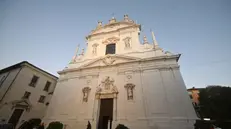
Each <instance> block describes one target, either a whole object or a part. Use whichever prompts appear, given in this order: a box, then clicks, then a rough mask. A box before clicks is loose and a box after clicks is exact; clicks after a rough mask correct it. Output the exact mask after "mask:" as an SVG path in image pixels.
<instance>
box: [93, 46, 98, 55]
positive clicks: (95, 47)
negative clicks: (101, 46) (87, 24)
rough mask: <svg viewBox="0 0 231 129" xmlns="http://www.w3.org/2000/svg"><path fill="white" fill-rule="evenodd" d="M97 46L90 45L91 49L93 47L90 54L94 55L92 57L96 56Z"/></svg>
mask: <svg viewBox="0 0 231 129" xmlns="http://www.w3.org/2000/svg"><path fill="white" fill-rule="evenodd" d="M97 46H98V44H93V45H92V47H93V50H92V54H94V55H96V54H97Z"/></svg>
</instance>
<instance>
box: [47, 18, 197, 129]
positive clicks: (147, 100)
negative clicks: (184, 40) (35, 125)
mask: <svg viewBox="0 0 231 129" xmlns="http://www.w3.org/2000/svg"><path fill="white" fill-rule="evenodd" d="M140 32H141V25H139V24H137V23H135V22H134V21H133V20H131V19H130V18H129V17H128V15H124V19H123V20H120V21H117V19H116V18H114V17H113V18H112V19H110V20H109V23H106V24H105V25H103V24H102V22H98V25H97V27H96V28H95V29H94V30H93V31H91V32H90V34H89V35H87V36H86V39H87V46H86V51H85V50H84V49H82V50H81V52H80V53H79V52H78V50H79V48H77V50H76V52H75V55H74V57H73V59H72V60H71V62H70V63H69V65H68V66H66V67H65V68H64V69H63V70H61V71H59V72H58V73H59V74H60V78H59V80H58V82H57V86H56V90H55V92H54V95H53V97H52V100H51V103H50V105H49V107H48V109H47V114H46V116H45V117H44V119H43V121H44V122H45V124H46V125H48V124H49V123H50V122H53V121H59V122H61V123H62V124H64V127H65V128H66V129H84V128H87V123H88V122H90V123H91V127H92V128H93V129H114V128H116V126H117V125H118V124H124V125H125V126H127V127H128V128H131V129H151V128H152V129H170V128H171V129H192V128H194V126H193V125H194V123H195V120H196V119H197V116H196V113H195V111H194V109H193V105H192V103H191V100H190V98H189V96H188V93H187V90H186V86H185V84H184V80H183V78H182V76H181V73H180V68H179V64H178V60H179V58H180V54H174V53H171V52H168V51H164V50H163V49H162V48H161V47H160V46H159V44H158V43H157V41H156V38H155V35H154V33H152V41H148V39H147V37H146V36H144V37H143V38H140ZM150 35H151V34H150Z"/></svg>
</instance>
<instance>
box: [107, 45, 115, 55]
mask: <svg viewBox="0 0 231 129" xmlns="http://www.w3.org/2000/svg"><path fill="white" fill-rule="evenodd" d="M115 51H116V44H115V43H113V44H107V46H106V53H105V54H106V55H107V54H115Z"/></svg>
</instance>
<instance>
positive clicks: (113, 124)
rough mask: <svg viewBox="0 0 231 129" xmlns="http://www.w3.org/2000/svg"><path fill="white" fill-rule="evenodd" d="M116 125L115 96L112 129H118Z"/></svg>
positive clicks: (115, 99)
mask: <svg viewBox="0 0 231 129" xmlns="http://www.w3.org/2000/svg"><path fill="white" fill-rule="evenodd" d="M116 123H117V97H115V96H114V99H113V121H112V122H111V124H112V126H111V127H112V129H115V128H116Z"/></svg>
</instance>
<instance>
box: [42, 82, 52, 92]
mask: <svg viewBox="0 0 231 129" xmlns="http://www.w3.org/2000/svg"><path fill="white" fill-rule="evenodd" d="M50 85H51V82H49V81H47V83H46V85H45V87H44V89H43V90H44V91H47V92H48V91H49V88H50Z"/></svg>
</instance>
